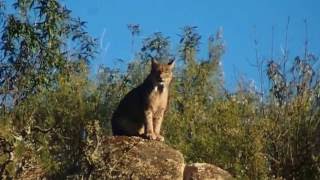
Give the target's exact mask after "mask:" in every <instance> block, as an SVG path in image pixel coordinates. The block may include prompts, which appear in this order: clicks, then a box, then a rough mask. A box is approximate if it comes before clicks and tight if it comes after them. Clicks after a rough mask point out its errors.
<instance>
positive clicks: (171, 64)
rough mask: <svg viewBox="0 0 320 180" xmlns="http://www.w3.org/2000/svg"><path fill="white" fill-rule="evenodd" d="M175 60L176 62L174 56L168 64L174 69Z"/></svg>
mask: <svg viewBox="0 0 320 180" xmlns="http://www.w3.org/2000/svg"><path fill="white" fill-rule="evenodd" d="M175 62H176V61H175V59H174V58H172V59H170V61H169V63H168V65H169V66H170V68H171V69H173V67H174V64H175Z"/></svg>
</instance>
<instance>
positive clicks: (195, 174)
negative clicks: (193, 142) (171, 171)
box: [183, 163, 233, 180]
mask: <svg viewBox="0 0 320 180" xmlns="http://www.w3.org/2000/svg"><path fill="white" fill-rule="evenodd" d="M183 179H184V180H194V179H212V180H225V179H233V178H232V176H231V175H230V174H229V173H228V172H227V171H225V170H223V169H221V168H219V167H217V166H214V165H212V164H207V163H194V164H189V165H187V166H186V167H185V169H184V173H183Z"/></svg>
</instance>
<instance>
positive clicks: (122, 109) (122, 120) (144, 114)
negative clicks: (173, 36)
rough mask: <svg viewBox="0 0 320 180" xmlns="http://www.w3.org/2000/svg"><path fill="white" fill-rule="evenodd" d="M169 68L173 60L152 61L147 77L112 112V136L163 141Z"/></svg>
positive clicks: (169, 75)
mask: <svg viewBox="0 0 320 180" xmlns="http://www.w3.org/2000/svg"><path fill="white" fill-rule="evenodd" d="M173 68H174V60H171V61H170V62H169V63H168V64H160V63H159V62H157V61H156V60H152V62H151V72H150V74H149V75H148V77H147V78H146V79H145V80H144V82H143V83H142V84H140V85H139V86H138V87H136V88H134V89H133V90H131V91H130V92H129V93H128V94H127V95H126V96H125V97H124V98H123V99H122V100H121V101H120V104H119V106H118V108H117V109H116V110H115V112H114V113H113V116H112V120H111V124H112V132H113V135H115V136H142V137H145V138H147V139H151V140H158V141H164V137H163V136H161V135H160V129H161V124H162V121H163V115H164V112H165V110H166V108H167V103H168V93H169V92H168V91H169V86H170V83H171V80H172V70H173Z"/></svg>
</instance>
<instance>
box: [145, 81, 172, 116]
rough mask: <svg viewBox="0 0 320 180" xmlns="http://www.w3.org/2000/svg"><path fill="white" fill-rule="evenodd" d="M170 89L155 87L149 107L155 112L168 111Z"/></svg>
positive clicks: (150, 97)
mask: <svg viewBox="0 0 320 180" xmlns="http://www.w3.org/2000/svg"><path fill="white" fill-rule="evenodd" d="M168 93H169V92H168V87H165V86H163V87H159V86H155V87H154V89H153V90H152V92H151V93H150V96H149V105H150V106H151V108H152V110H153V111H154V112H156V111H159V110H160V109H163V110H164V109H166V107H167V103H168Z"/></svg>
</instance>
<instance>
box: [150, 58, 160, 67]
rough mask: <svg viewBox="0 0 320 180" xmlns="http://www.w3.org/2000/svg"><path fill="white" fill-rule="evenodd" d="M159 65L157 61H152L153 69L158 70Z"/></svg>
mask: <svg viewBox="0 0 320 180" xmlns="http://www.w3.org/2000/svg"><path fill="white" fill-rule="evenodd" d="M158 65H159V63H158V61H156V60H155V59H151V68H152V69H155V68H157V67H158Z"/></svg>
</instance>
